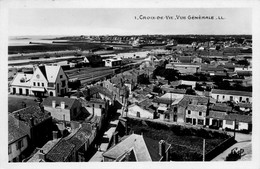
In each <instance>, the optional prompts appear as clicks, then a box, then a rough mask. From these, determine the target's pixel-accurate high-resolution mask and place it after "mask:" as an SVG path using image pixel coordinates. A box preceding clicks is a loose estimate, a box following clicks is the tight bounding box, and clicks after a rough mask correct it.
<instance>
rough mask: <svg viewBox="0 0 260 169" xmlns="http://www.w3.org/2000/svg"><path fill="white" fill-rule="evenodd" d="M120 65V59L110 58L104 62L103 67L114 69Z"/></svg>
mask: <svg viewBox="0 0 260 169" xmlns="http://www.w3.org/2000/svg"><path fill="white" fill-rule="evenodd" d="M121 64H122V59H120V58H110V59H106V60H105V66H107V67H116V66H120V65H121Z"/></svg>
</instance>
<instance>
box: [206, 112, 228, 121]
mask: <svg viewBox="0 0 260 169" xmlns="http://www.w3.org/2000/svg"><path fill="white" fill-rule="evenodd" d="M225 117H226V113H225V112H220V111H214V110H210V111H209V115H208V116H207V118H214V119H221V120H224V119H225Z"/></svg>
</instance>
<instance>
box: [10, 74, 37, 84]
mask: <svg viewBox="0 0 260 169" xmlns="http://www.w3.org/2000/svg"><path fill="white" fill-rule="evenodd" d="M32 76H33V74H25V73H17V74H16V76H15V77H14V79H13V81H12V82H11V85H13V86H26V87H30V82H31V78H32Z"/></svg>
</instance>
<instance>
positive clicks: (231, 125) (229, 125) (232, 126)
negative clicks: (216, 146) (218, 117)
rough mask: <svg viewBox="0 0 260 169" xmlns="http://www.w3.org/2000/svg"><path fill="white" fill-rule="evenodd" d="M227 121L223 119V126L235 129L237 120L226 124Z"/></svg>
mask: <svg viewBox="0 0 260 169" xmlns="http://www.w3.org/2000/svg"><path fill="white" fill-rule="evenodd" d="M226 123H227V121H226V120H223V128H226V127H227V128H230V129H234V128H235V122H234V121H232V124H226Z"/></svg>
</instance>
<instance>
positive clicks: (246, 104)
mask: <svg viewBox="0 0 260 169" xmlns="http://www.w3.org/2000/svg"><path fill="white" fill-rule="evenodd" d="M236 105H237V106H239V107H244V108H252V103H237V104H236Z"/></svg>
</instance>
